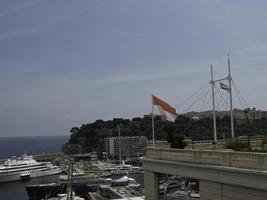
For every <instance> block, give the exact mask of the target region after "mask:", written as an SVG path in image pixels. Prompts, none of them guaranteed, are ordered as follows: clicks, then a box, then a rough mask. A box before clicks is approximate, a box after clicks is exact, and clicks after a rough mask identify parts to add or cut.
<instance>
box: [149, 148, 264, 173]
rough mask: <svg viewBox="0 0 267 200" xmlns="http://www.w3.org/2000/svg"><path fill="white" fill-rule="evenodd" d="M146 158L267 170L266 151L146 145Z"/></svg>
mask: <svg viewBox="0 0 267 200" xmlns="http://www.w3.org/2000/svg"><path fill="white" fill-rule="evenodd" d="M147 158H151V159H157V160H168V161H180V162H181V161H182V162H192V163H200V164H211V165H220V166H228V167H238V168H245V169H256V170H267V153H251V152H234V151H217V150H194V149H187V150H185V149H171V148H157V147H148V148H147Z"/></svg>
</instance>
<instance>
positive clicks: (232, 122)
mask: <svg viewBox="0 0 267 200" xmlns="http://www.w3.org/2000/svg"><path fill="white" fill-rule="evenodd" d="M227 79H228V82H229V98H230V116H231V136H232V139H233V140H234V139H235V131H234V118H233V98H232V77H231V67H230V56H229V53H228V77H227Z"/></svg>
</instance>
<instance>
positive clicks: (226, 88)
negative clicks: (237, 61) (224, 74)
mask: <svg viewBox="0 0 267 200" xmlns="http://www.w3.org/2000/svg"><path fill="white" fill-rule="evenodd" d="M220 88H221V89H223V90H226V91H229V90H230V87H229V86H228V85H226V84H224V83H222V82H220Z"/></svg>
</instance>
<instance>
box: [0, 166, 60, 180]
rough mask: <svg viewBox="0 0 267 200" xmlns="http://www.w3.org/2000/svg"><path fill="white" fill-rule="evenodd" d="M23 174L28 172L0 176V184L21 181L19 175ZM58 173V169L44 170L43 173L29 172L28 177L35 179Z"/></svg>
mask: <svg viewBox="0 0 267 200" xmlns="http://www.w3.org/2000/svg"><path fill="white" fill-rule="evenodd" d="M24 172H28V170H25V171H20V172H12V173H10V174H0V183H4V182H11V181H19V180H21V174H22V173H24ZM59 173H61V170H60V169H59V168H56V169H50V170H45V171H41V170H32V171H31V172H30V177H31V178H35V177H42V176H49V175H55V174H59Z"/></svg>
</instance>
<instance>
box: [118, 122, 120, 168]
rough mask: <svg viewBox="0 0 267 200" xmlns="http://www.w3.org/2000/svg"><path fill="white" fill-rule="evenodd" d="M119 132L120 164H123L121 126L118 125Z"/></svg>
mask: <svg viewBox="0 0 267 200" xmlns="http://www.w3.org/2000/svg"><path fill="white" fill-rule="evenodd" d="M118 132H119V164H120V165H121V127H120V125H118Z"/></svg>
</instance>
